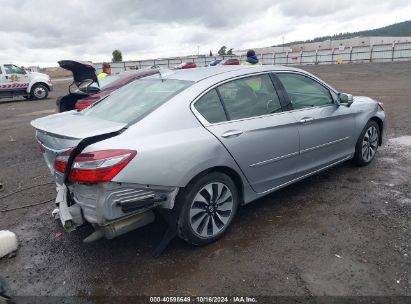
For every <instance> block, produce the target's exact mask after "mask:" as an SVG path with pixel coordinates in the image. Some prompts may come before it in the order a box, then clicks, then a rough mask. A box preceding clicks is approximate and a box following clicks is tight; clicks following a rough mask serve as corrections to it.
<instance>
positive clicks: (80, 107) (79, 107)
mask: <svg viewBox="0 0 411 304" xmlns="http://www.w3.org/2000/svg"><path fill="white" fill-rule="evenodd" d="M97 100H98V99H97ZM93 103H94V102H92V101H87V102H82V103H79V102H77V103H76V104H75V105H74V107H75V108H76V110H83V109H85V108H87V107H89V106H91V105H92V104H93Z"/></svg>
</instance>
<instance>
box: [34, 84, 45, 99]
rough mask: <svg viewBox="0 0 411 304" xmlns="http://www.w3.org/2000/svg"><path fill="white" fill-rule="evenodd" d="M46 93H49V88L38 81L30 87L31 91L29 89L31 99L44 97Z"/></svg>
mask: <svg viewBox="0 0 411 304" xmlns="http://www.w3.org/2000/svg"><path fill="white" fill-rule="evenodd" d="M48 95H49V90H48V88H47V87H46V86H45V85H43V84H40V83H38V84H35V85H33V86H32V87H31V91H30V96H31V99H34V100H41V99H46V98H47V96H48Z"/></svg>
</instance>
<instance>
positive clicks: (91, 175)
mask: <svg viewBox="0 0 411 304" xmlns="http://www.w3.org/2000/svg"><path fill="white" fill-rule="evenodd" d="M70 153H71V150H70V151H67V152H65V153H63V154H61V155H59V156H57V157H56V159H55V162H54V168H55V170H56V171H58V172H60V173H64V172H65V170H66V166H67V161H68V158H69V156H70ZM136 154H137V151H133V150H103V151H95V152H86V153H81V154H79V155H77V156H76V158H75V159H74V162H73V165H72V167H71V171H70V176H69V180H70V181H72V182H79V183H99V182H108V181H111V180H112V179H113V177H114V176H116V175H117V174H118V173H119V172H120V171H121V170H122V169H123V168H124V167H125V166H126V165H127V164H128V163H129V162H130V161H131V160H132V159H133V158H134V156H136Z"/></svg>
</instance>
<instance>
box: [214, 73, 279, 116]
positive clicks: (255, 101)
mask: <svg viewBox="0 0 411 304" xmlns="http://www.w3.org/2000/svg"><path fill="white" fill-rule="evenodd" d="M218 91H219V93H220V95H221V98H222V102H223V103H224V106H225V109H226V111H227V115H228V119H229V120H234V119H242V118H248V117H255V116H261V115H266V114H272V113H276V112H281V111H282V109H281V104H280V100H279V98H278V95H277V92H276V90H275V88H274V85H273V83H272V81H271V79H270V76H269V75H268V74H264V75H258V76H252V77H247V78H241V79H238V80H233V81H230V82H228V83H225V84H222V85H221V86H219V87H218Z"/></svg>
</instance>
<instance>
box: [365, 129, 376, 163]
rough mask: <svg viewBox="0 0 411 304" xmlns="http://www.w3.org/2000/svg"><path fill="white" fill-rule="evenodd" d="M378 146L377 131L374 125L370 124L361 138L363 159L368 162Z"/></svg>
mask: <svg viewBox="0 0 411 304" xmlns="http://www.w3.org/2000/svg"><path fill="white" fill-rule="evenodd" d="M377 147H378V131H377V128H376V127H375V126H371V127H369V128H368V129H367V131H366V132H365V134H364V138H363V140H362V150H361V155H362V158H363V159H364V161H366V162H370V161H371V160H372V159H373V157H374V155H375V152H377Z"/></svg>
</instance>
